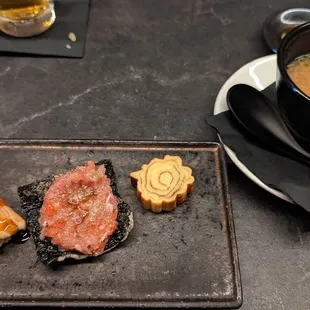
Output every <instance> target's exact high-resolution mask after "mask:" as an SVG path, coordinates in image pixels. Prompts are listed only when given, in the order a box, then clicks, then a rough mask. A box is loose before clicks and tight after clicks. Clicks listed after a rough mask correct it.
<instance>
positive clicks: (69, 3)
mask: <svg viewBox="0 0 310 310" xmlns="http://www.w3.org/2000/svg"><path fill="white" fill-rule="evenodd" d="M89 3H90V0H56V1H55V13H56V21H55V23H54V25H53V26H52V27H51V28H50V29H48V30H47V31H45V32H43V33H42V34H40V35H38V36H34V37H29V38H15V37H11V36H8V35H6V34H4V33H2V32H0V52H2V53H1V54H3V52H5V53H22V54H33V55H48V56H64V57H73V58H81V57H83V55H84V45H85V37H86V33H87V24H88V12H89ZM70 32H73V33H74V34H75V36H76V42H72V41H70V40H69V38H68V35H69V33H70ZM1 54H0V55H1Z"/></svg>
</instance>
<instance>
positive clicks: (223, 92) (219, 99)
mask: <svg viewBox="0 0 310 310" xmlns="http://www.w3.org/2000/svg"><path fill="white" fill-rule="evenodd" d="M276 59H277V56H276V55H274V54H273V55H268V56H264V57H261V58H257V59H255V60H253V61H251V62H249V63H247V64H245V65H244V66H242V67H241V68H240V69H238V70H237V71H236V72H235V73H233V74H232V75H231V76H230V78H229V79H228V80H227V81H226V82H225V83H224V84H223V86H222V87H221V89H220V91H219V92H218V95H217V97H216V100H215V104H214V109H213V115H216V114H219V113H221V112H223V111H225V109H224V110H223V104H221V102H222V101H223V97H224V98H225V102H226V94H227V91H228V89H229V88H230V87H231V86H232V85H235V84H238V83H243V84H248V85H251V86H253V87H255V88H257V89H259V90H262V89H263V87H257V85H255V84H253V83H251V80H250V77H249V78H248V79H243V78H241V79H239V80H236V76H239V75H241V74H242V73H243V72H245V71H246V70H248V69H249V68H250V67H253V66H256V67H257V66H259V65H266V63H268V62H270V61H271V62H276ZM234 80H236V81H234ZM274 81H275V78H274ZM274 81H273V82H274ZM267 86H268V85H267ZM265 87H266V86H265ZM227 110H228V107H227V106H226V111H227ZM218 137H219V140H220V142H221V143H222V144H223V147H224V149H225V151H226V153H227V155H228V157H229V158H230V159H231V161H232V162H233V163H234V164H235V165H236V166H237V167H238V168H239V169H240V170H241V171H242V172H243V173H244V174H245V175H246V176H247V177H248V178H249V179H250V180H252V181H253V182H254V183H256V184H257V185H258V186H259V187H261V188H263V189H264V190H266V191H268V192H269V193H271V194H272V195H274V196H277V197H278V198H281V199H283V200H285V201H288V202H290V203H294V202H293V201H292V199H291V198H290V197H288V196H287V195H285V194H284V193H282V192H280V191H278V190H276V189H274V188H271V187H269V186H268V185H267V184H265V183H264V182H262V181H261V180H260V179H259V178H258V177H257V176H256V175H255V174H254V173H253V172H251V171H250V170H249V169H248V168H247V167H246V166H245V165H244V164H243V163H242V162H241V161H240V160H239V159H238V157H237V155H236V153H235V152H234V151H233V150H232V149H230V148H229V147H228V146H227V145H225V144H224V143H223V141H222V139H221V137H220V135H219V134H218Z"/></svg>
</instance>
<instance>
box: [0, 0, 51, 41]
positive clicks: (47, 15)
mask: <svg viewBox="0 0 310 310" xmlns="http://www.w3.org/2000/svg"><path fill="white" fill-rule="evenodd" d="M55 19H56V15H55V11H54V1H53V0H0V30H1V31H3V32H4V33H6V34H8V35H11V36H14V37H31V36H35V35H38V34H40V33H42V32H44V31H46V30H47V29H49V28H50V27H51V26H52V25H53V24H54V22H55Z"/></svg>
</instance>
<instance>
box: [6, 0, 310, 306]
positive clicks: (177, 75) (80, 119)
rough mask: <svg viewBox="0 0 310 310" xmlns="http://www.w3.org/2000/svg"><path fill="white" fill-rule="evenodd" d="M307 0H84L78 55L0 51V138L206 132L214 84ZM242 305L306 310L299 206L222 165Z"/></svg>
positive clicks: (166, 136) (308, 249) (309, 275)
mask: <svg viewBox="0 0 310 310" xmlns="http://www.w3.org/2000/svg"><path fill="white" fill-rule="evenodd" d="M307 5H308V6H309V1H308V0H298V1H294V2H292V1H290V0H281V1H280V0H271V1H270V0H260V1H256V0H247V1H238V0H196V1H195V0H193V1H189V0H175V1H173V0H166V1H161V0H146V1H145V0H111V1H105V0H97V1H96V0H93V1H92V8H91V11H90V23H89V30H88V36H87V45H86V52H85V57H84V58H83V59H80V60H77V59H61V58H58V59H55V58H54V59H50V58H34V57H2V58H1V63H0V77H1V78H0V93H1V95H0V96H1V104H0V137H2V138H102V139H105V138H107V139H150V140H161V139H163V140H204V141H214V140H216V135H215V133H214V131H213V130H211V129H210V128H209V127H208V126H207V125H206V124H205V122H204V119H205V118H206V117H207V116H209V115H211V114H212V110H213V105H214V101H215V98H216V95H217V92H218V91H219V89H220V87H221V86H222V84H223V83H224V82H225V81H226V80H227V78H228V77H229V76H230V75H231V74H232V73H233V72H234V71H235V70H237V69H238V68H239V67H241V66H242V65H244V64H245V63H247V62H249V61H251V60H253V59H255V58H257V57H261V56H264V55H267V54H269V53H270V52H269V50H268V49H267V48H266V46H265V44H264V42H263V40H262V37H261V27H262V23H263V21H264V19H265V18H266V17H267V16H268V15H269V14H271V13H273V12H274V11H276V10H278V9H282V8H286V7H288V6H297V7H298V6H300V7H306V6H307ZM228 172H229V181H230V190H231V195H232V202H233V208H234V215H235V224H236V233H237V238H238V246H239V255H240V264H241V274H242V281H243V291H244V304H243V306H242V309H243V310H255V309H257V310H261V309H272V310H277V309H290V310H307V309H310V294H309V292H310V267H309V262H310V216H309V214H307V213H306V212H304V211H302V210H301V209H298V208H297V207H294V206H292V205H290V204H288V203H285V202H283V201H281V200H279V199H277V198H275V197H273V196H271V195H270V194H268V193H267V192H265V191H263V190H262V189H260V188H259V187H258V186H256V185H255V184H253V183H252V182H250V181H249V180H248V179H247V178H246V177H245V176H244V175H243V174H242V173H241V172H240V171H239V170H238V169H237V168H236V167H234V166H233V165H229V167H228Z"/></svg>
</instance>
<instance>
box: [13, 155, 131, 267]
mask: <svg viewBox="0 0 310 310" xmlns="http://www.w3.org/2000/svg"><path fill="white" fill-rule="evenodd" d="M96 165H97V166H100V165H104V167H105V169H106V175H107V177H108V178H109V179H110V186H111V188H112V192H113V194H114V195H115V196H116V197H117V198H118V200H119V204H118V214H117V221H118V228H117V230H116V231H115V232H114V233H113V235H112V236H111V237H110V239H109V240H108V242H107V244H106V245H105V249H104V253H106V252H108V251H110V250H112V249H113V248H115V247H116V246H117V245H118V244H120V243H121V242H123V241H124V240H125V239H126V238H127V237H128V235H129V232H130V231H131V229H132V228H133V216H132V212H131V211H130V207H129V205H128V204H127V203H125V202H124V201H122V200H121V198H120V195H119V193H118V190H117V186H116V176H115V172H114V169H113V165H112V162H111V160H108V159H104V160H101V161H99V162H98V163H96ZM54 179H55V177H52V178H50V179H47V180H41V181H37V182H34V183H31V184H28V185H24V186H20V187H18V195H19V197H20V201H21V203H22V210H23V213H24V214H25V217H26V220H27V223H28V228H29V230H30V233H31V236H32V238H33V240H34V243H35V246H36V251H37V255H38V257H39V259H40V261H41V262H42V263H43V264H45V265H49V264H52V263H55V262H61V261H64V260H65V259H67V258H73V259H77V260H79V259H84V258H87V257H89V255H84V254H81V253H79V252H77V251H61V250H60V249H59V248H58V247H57V245H55V244H53V243H52V241H51V239H50V238H48V237H47V238H45V239H43V240H41V239H40V233H41V227H40V224H39V218H40V209H41V207H42V205H43V199H44V195H45V192H46V191H47V190H48V188H49V187H50V186H51V184H52V183H53V181H54Z"/></svg>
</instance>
